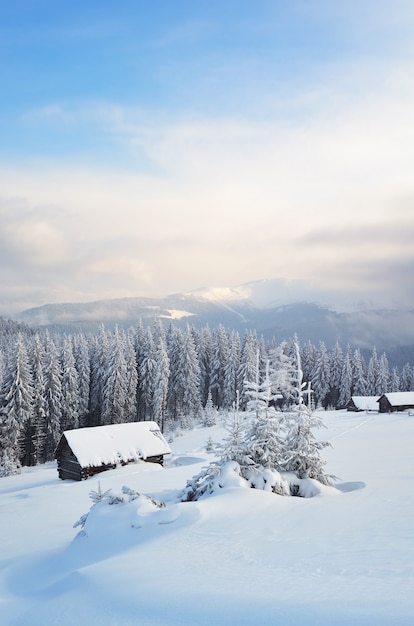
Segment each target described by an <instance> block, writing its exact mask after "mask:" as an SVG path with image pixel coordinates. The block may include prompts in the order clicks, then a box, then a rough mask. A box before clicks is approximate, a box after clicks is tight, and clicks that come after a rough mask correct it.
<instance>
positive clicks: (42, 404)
mask: <svg viewBox="0 0 414 626" xmlns="http://www.w3.org/2000/svg"><path fill="white" fill-rule="evenodd" d="M44 365H45V354H44V346H43V344H42V342H41V341H40V337H39V335H38V334H36V335H35V338H34V342H33V350H32V364H31V366H32V372H33V419H32V458H31V459H30V464H33V465H36V464H37V463H44V462H45V461H46V457H45V444H46V436H47V420H46V415H47V403H46V383H45V372H44Z"/></svg>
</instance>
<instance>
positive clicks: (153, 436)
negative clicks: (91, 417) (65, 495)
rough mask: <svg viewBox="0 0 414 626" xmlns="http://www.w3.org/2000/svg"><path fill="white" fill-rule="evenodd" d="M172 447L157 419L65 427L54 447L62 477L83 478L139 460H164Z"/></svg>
mask: <svg viewBox="0 0 414 626" xmlns="http://www.w3.org/2000/svg"><path fill="white" fill-rule="evenodd" d="M170 453H171V450H170V447H169V445H168V444H167V442H166V441H165V439H164V437H163V435H162V433H161V431H160V429H159V426H158V424H156V423H155V422H131V423H127V424H112V425H109V426H95V427H94V428H76V429H74V430H66V431H65V432H64V433H63V434H62V436H61V438H60V441H59V443H58V446H57V448H56V451H55V458H56V460H57V466H58V473H59V478H61V479H62V480H64V479H66V478H69V479H71V480H84V479H85V478H88V477H89V476H93V475H94V474H97V473H99V472H104V471H105V470H108V469H114V468H115V467H117V466H119V465H126V464H127V463H131V462H134V461H135V462H136V461H148V462H151V463H160V464H161V465H162V464H163V459H164V455H165V454H170Z"/></svg>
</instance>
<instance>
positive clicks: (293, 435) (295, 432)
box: [284, 346, 334, 485]
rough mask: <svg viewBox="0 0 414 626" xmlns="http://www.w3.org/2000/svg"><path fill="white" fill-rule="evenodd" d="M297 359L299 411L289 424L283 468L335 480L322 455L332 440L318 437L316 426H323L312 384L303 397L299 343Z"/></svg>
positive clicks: (327, 481) (326, 482) (302, 475)
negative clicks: (312, 399)
mask: <svg viewBox="0 0 414 626" xmlns="http://www.w3.org/2000/svg"><path fill="white" fill-rule="evenodd" d="M297 355H298V357H297V362H298V396H299V401H298V405H297V408H296V411H295V412H294V413H293V414H292V417H291V420H290V427H289V431H288V433H287V437H286V442H285V445H286V450H287V454H288V456H287V458H286V461H285V462H284V469H285V471H287V472H293V473H294V474H296V476H297V477H298V478H299V479H304V478H313V479H315V480H317V481H319V482H320V483H322V484H324V485H330V484H332V481H333V479H334V477H333V476H331V475H328V474H326V473H325V470H324V466H325V465H326V461H325V460H324V459H323V458H322V456H321V450H323V449H324V448H326V447H327V446H329V445H330V444H329V442H327V441H320V440H318V439H317V438H316V437H315V434H314V430H315V429H319V428H321V427H322V426H323V422H322V419H321V418H319V417H318V416H317V415H316V414H315V413H314V412H313V411H312V410H311V409H310V404H311V403H310V392H311V389H310V386H309V385H308V387H307V390H306V394H307V396H308V399H307V404H305V401H304V395H305V391H304V387H305V386H306V384H305V383H303V382H302V379H303V373H302V370H301V363H300V355H299V346H297Z"/></svg>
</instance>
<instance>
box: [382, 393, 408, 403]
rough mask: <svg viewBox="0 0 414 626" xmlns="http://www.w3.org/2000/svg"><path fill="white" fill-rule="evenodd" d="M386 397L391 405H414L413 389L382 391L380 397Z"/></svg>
mask: <svg viewBox="0 0 414 626" xmlns="http://www.w3.org/2000/svg"><path fill="white" fill-rule="evenodd" d="M383 397H384V398H387V400H388V402H389V403H390V405H391V406H407V405H409V404H412V405H414V391H392V392H390V393H384V394H383V395H382V396H381V398H383Z"/></svg>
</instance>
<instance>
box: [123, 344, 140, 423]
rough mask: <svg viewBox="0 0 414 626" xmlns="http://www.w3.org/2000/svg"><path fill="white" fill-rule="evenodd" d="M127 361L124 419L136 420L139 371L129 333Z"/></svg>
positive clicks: (126, 345)
mask: <svg viewBox="0 0 414 626" xmlns="http://www.w3.org/2000/svg"><path fill="white" fill-rule="evenodd" d="M125 361H126V390H125V406H124V419H125V421H126V422H135V421H136V420H137V386H138V372H137V362H136V355H135V348H134V344H133V337H132V336H131V335H129V336H128V337H127V338H126V343H125Z"/></svg>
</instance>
